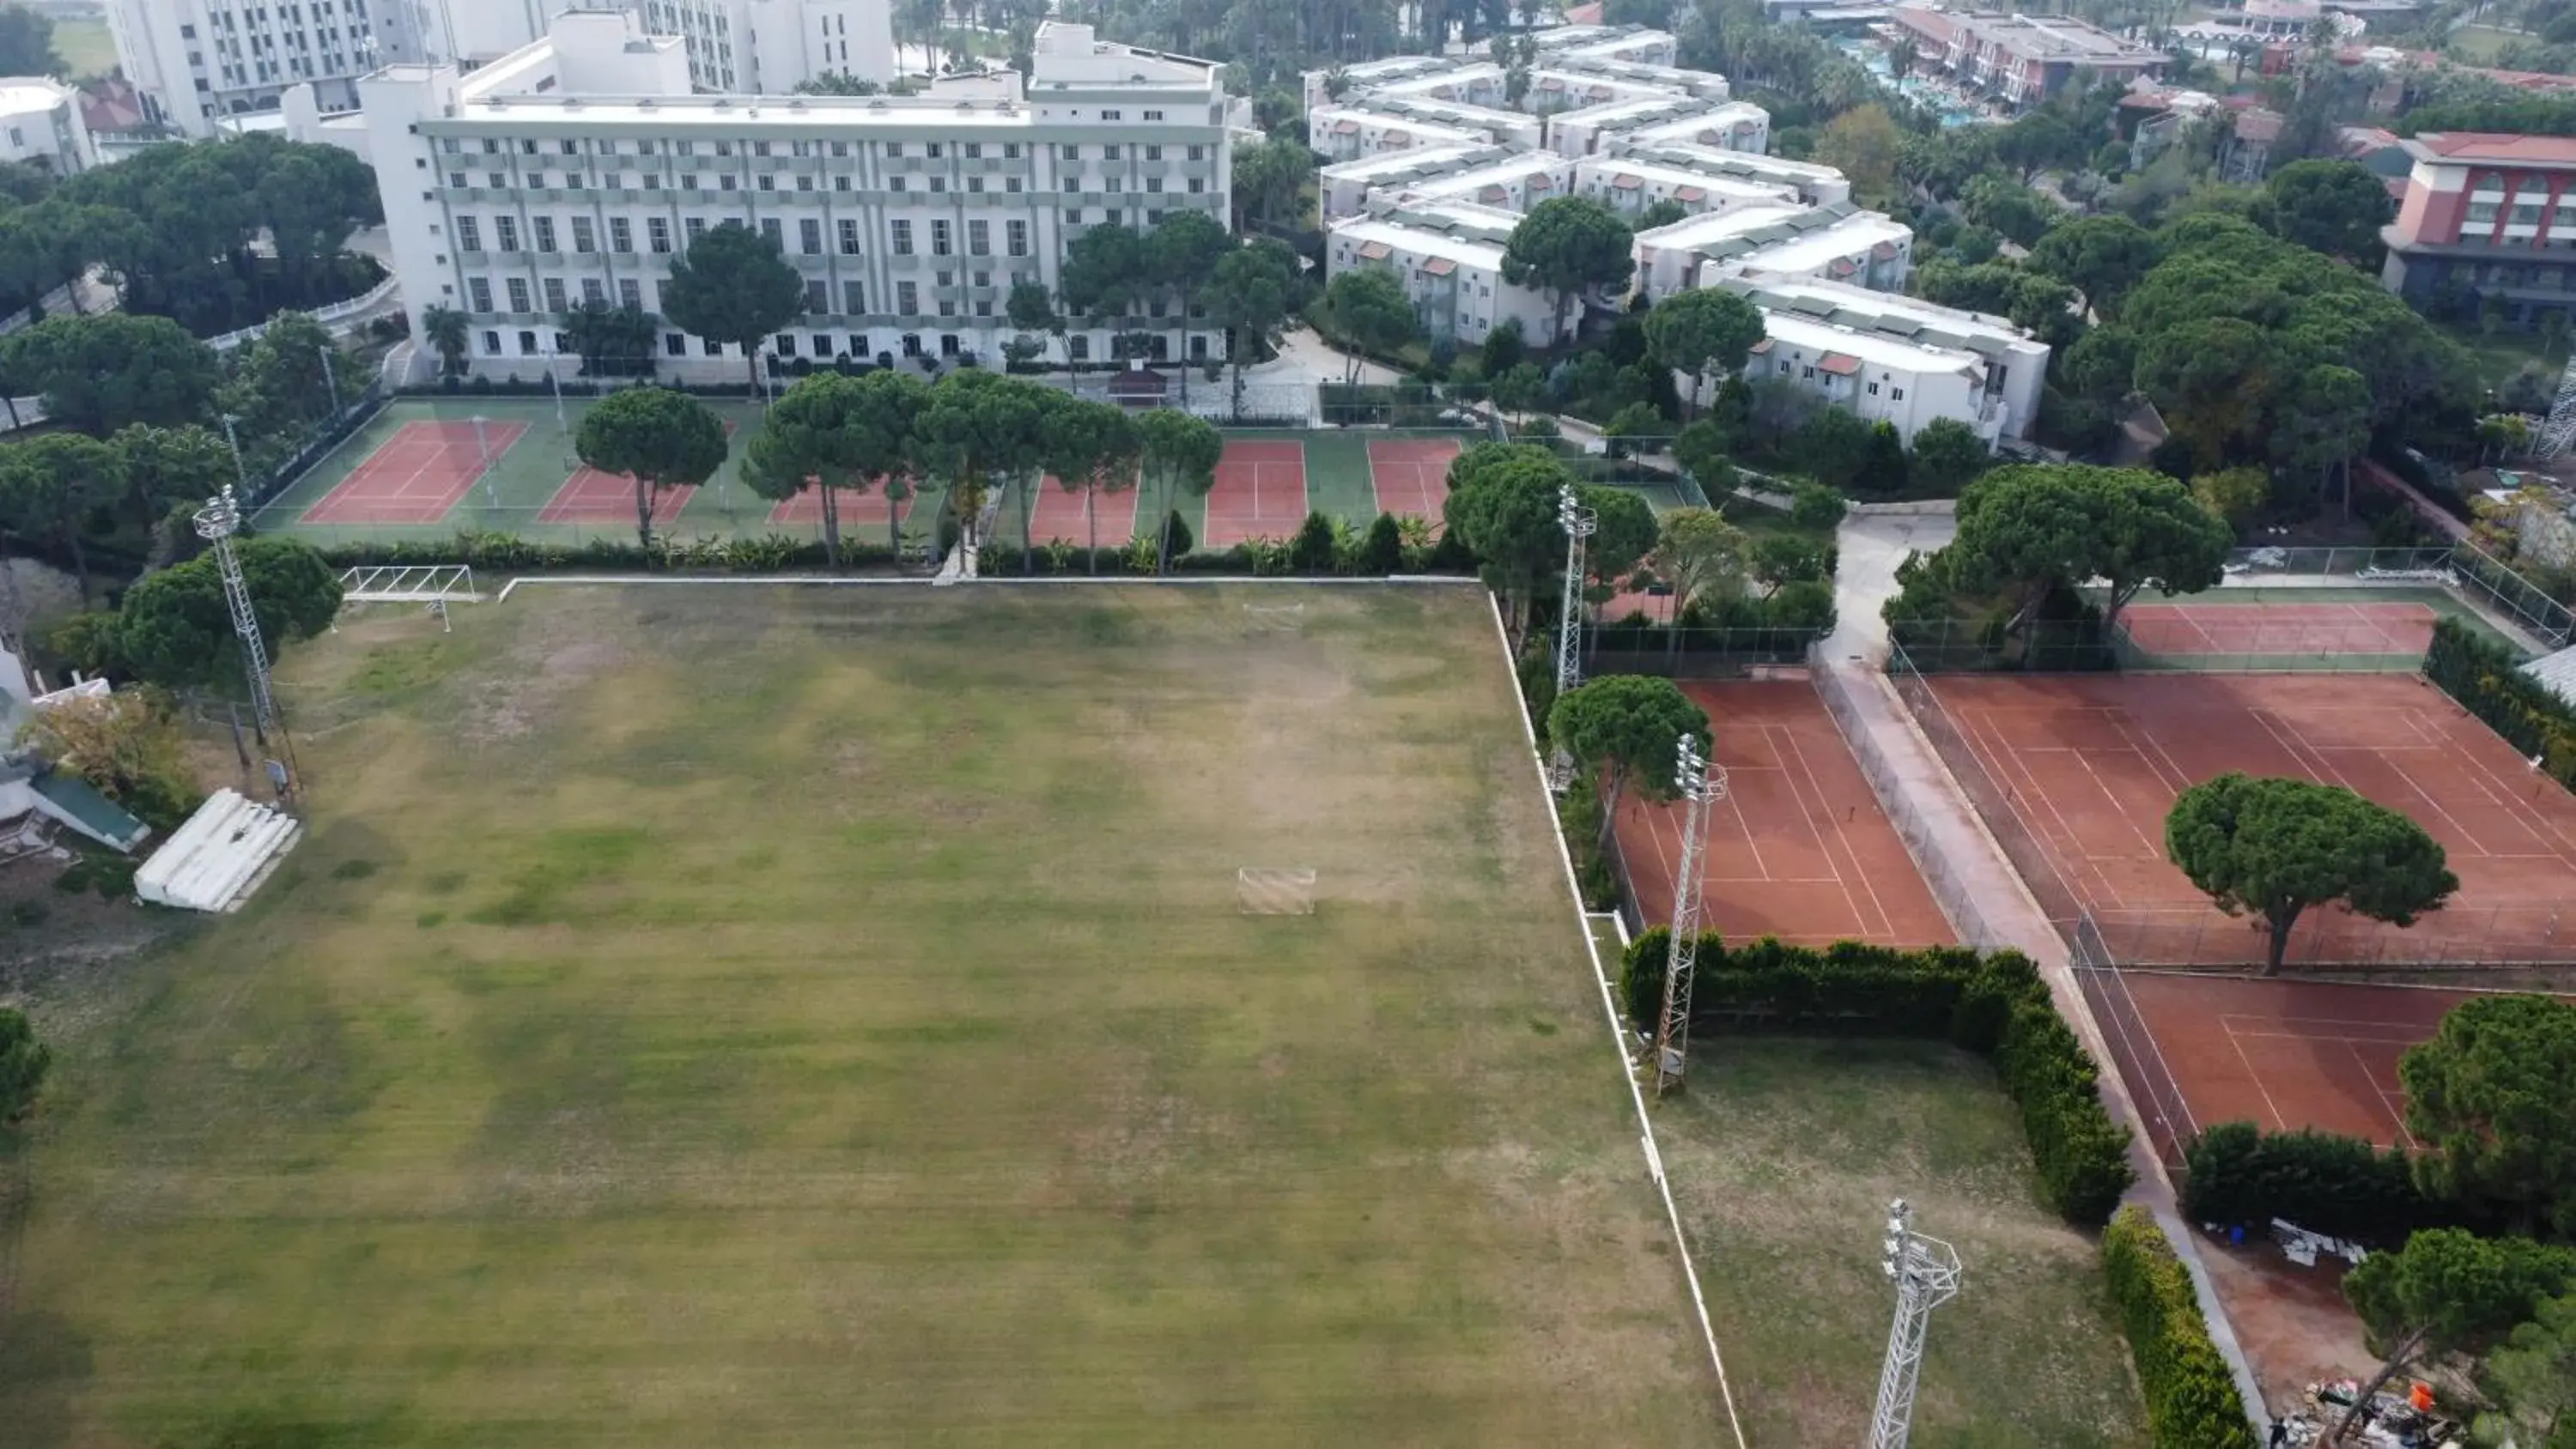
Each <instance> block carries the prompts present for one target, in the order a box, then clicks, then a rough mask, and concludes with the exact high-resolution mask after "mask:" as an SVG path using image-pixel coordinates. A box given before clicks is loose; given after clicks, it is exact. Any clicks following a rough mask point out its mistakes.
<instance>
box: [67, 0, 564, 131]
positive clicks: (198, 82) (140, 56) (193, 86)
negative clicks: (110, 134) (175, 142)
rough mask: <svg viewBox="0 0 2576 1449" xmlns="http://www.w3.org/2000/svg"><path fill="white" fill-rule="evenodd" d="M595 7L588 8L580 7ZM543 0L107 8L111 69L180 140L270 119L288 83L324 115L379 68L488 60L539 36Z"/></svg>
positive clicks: (120, 1) (228, 0)
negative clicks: (267, 114) (241, 119)
mask: <svg viewBox="0 0 2576 1449" xmlns="http://www.w3.org/2000/svg"><path fill="white" fill-rule="evenodd" d="M592 3H600V0H592ZM550 8H554V7H553V6H552V5H551V4H549V3H548V0H107V24H108V30H109V32H110V34H112V35H113V36H114V38H115V40H116V58H117V64H118V65H119V67H120V68H122V69H123V71H124V72H125V79H126V80H128V81H130V82H132V83H133V85H134V88H135V91H136V94H137V96H138V97H139V98H140V99H141V101H142V102H143V107H144V111H145V114H146V116H147V118H148V119H149V120H150V121H152V122H154V123H157V124H160V125H164V126H169V127H172V128H174V129H176V130H178V131H180V132H182V133H184V134H186V135H189V136H196V137H204V136H211V135H213V134H214V133H215V129H216V125H217V123H218V122H219V121H220V120H221V119H222V118H224V117H226V116H239V115H245V114H250V113H254V112H264V111H273V110H276V109H277V108H278V101H279V97H280V96H281V95H282V94H283V93H284V92H285V91H286V90H288V89H289V88H291V87H294V86H298V85H310V86H312V87H313V90H314V94H315V98H316V100H317V102H318V103H319V105H320V107H321V109H323V110H325V111H340V110H347V109H349V108H350V107H352V106H355V105H356V104H357V103H358V92H357V81H358V78H359V77H360V76H363V75H365V74H367V73H368V72H369V71H372V70H374V69H375V68H376V67H377V66H379V65H382V64H384V63H386V62H389V61H423V60H428V59H431V58H433V57H438V58H448V59H462V60H464V61H467V62H469V63H471V62H477V61H482V60H489V59H493V58H496V57H498V56H500V55H503V54H505V53H507V52H509V51H511V50H515V49H517V48H518V47H520V46H523V45H526V44H528V43H529V42H530V41H532V40H534V39H535V38H536V37H537V36H538V35H539V34H541V33H542V32H543V27H544V16H545V12H546V11H547V10H548V9H550Z"/></svg>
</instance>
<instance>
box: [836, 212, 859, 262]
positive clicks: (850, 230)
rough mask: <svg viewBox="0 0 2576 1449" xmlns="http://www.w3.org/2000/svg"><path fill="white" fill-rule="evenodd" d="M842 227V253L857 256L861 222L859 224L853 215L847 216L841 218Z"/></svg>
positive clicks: (846, 255) (847, 255)
mask: <svg viewBox="0 0 2576 1449" xmlns="http://www.w3.org/2000/svg"><path fill="white" fill-rule="evenodd" d="M840 227H841V233H840V234H841V255H843V256H845V257H855V256H857V255H858V254H859V224H858V222H857V221H856V220H855V219H853V218H851V217H846V216H845V217H843V218H841V223H840Z"/></svg>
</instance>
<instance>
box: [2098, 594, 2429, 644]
mask: <svg viewBox="0 0 2576 1449" xmlns="http://www.w3.org/2000/svg"><path fill="white" fill-rule="evenodd" d="M2435 617H2436V615H2435V613H2434V611H2433V606H2432V605H2430V604H2420V603H2384V604H2336V603H2324V604H2281V603H2271V602H2266V603H2260V604H2229V603H2225V602H2205V603H2190V604H2131V605H2130V606H2129V607H2127V608H2126V609H2123V610H2121V611H2120V623H2121V626H2122V627H2123V628H2125V629H2127V630H2128V633H2129V639H2130V642H2132V643H2134V644H2135V645H2137V647H2139V648H2140V649H2143V650H2145V651H2146V652H2147V653H2150V654H2402V655H2413V656H2418V657H2420V656H2421V655H2422V654H2423V653H2424V651H2426V650H2427V649H2430V648H2431V647H2432V645H2433V620H2434V619H2435Z"/></svg>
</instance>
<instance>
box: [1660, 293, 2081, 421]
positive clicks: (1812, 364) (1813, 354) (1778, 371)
mask: <svg viewBox="0 0 2576 1449" xmlns="http://www.w3.org/2000/svg"><path fill="white" fill-rule="evenodd" d="M1720 285H1722V286H1724V287H1726V288H1728V289H1729V290H1731V291H1734V292H1736V293H1737V294H1739V295H1741V296H1743V297H1744V298H1745V299H1746V300H1748V301H1750V302H1752V303H1753V305H1754V306H1755V307H1756V308H1758V309H1760V311H1761V313H1762V327H1763V331H1764V333H1765V334H1766V335H1765V336H1764V338H1763V340H1762V341H1760V342H1757V343H1755V344H1754V345H1753V349H1752V354H1751V356H1749V357H1748V358H1746V360H1745V370H1746V374H1747V375H1748V376H1770V377H1778V378H1785V379H1788V380H1790V381H1793V382H1796V383H1798V384H1799V385H1801V386H1804V387H1806V388H1809V389H1811V390H1812V391H1814V392H1815V393H1816V395H1817V396H1819V397H1822V398H1824V399H1825V400H1826V401H1827V402H1829V403H1832V404H1833V405H1834V406H1836V407H1842V408H1848V409H1850V410H1852V411H1853V412H1856V413H1858V414H1860V416H1862V417H1863V418H1866V419H1868V420H1869V421H1871V422H1873V423H1875V422H1886V423H1889V424H1892V425H1894V427H1895V428H1896V431H1897V432H1898V433H1899V434H1900V435H1902V436H1903V437H1904V438H1905V439H1906V440H1907V441H1908V442H1911V441H1912V440H1913V438H1914V434H1915V433H1916V432H1917V431H1919V430H1920V429H1922V428H1923V427H1924V426H1925V425H1926V424H1928V423H1930V422H1931V421H1932V420H1933V419H1935V418H1954V419H1956V420H1958V421H1960V422H1962V423H1966V424H1967V425H1968V426H1970V427H1972V428H1974V429H1976V430H1977V434H1978V436H1980V437H1982V438H1984V439H1985V440H1986V441H1987V442H1988V443H1992V442H1994V441H1996V440H1997V439H1998V438H2022V437H2026V436H2028V435H2029V433H2030V428H2031V424H2032V422H2033V421H2034V420H2035V419H2036V418H2037V417H2038V413H2039V394H2040V387H2041V384H2042V381H2043V379H2045V377H2046V376H2047V373H2048V347H2047V345H2046V344H2044V343H2040V342H2035V341H2033V340H2031V338H2030V337H2029V336H2028V335H2027V334H2025V333H2023V332H2022V331H2021V330H2020V329H2018V328H2016V327H2014V326H2013V325H2012V324H2011V323H2009V322H2006V321H2004V320H2003V319H2002V318H2000V317H1989V316H1986V315H1984V314H1982V313H1977V312H1963V311H1960V310H1958V309H1956V308H1951V307H1936V306H1933V305H1932V304H1930V303H1928V302H1920V301H1916V300H1914V299H1912V298H1910V297H1896V296H1889V295H1887V294H1885V293H1881V292H1873V291H1869V290H1867V289H1865V288H1861V287H1855V286H1849V285H1846V284H1843V283H1839V282H1828V281H1821V280H1818V279H1816V278H1814V277H1797V276H1783V275H1778V274H1772V273H1758V274H1755V275H1752V276H1746V277H1737V278H1733V279H1730V280H1728V281H1725V282H1723V283H1720ZM1680 385H1681V386H1682V387H1683V388H1684V389H1685V390H1687V389H1688V388H1689V385H1690V380H1689V379H1688V378H1683V379H1680Z"/></svg>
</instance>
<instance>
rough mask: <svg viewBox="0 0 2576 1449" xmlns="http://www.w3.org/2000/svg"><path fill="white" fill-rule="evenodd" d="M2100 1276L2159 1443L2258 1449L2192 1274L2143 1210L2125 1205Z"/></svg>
mask: <svg viewBox="0 0 2576 1449" xmlns="http://www.w3.org/2000/svg"><path fill="white" fill-rule="evenodd" d="M2102 1275H2103V1277H2104V1278H2105V1279H2107V1280H2108V1283H2109V1287H2110V1290H2111V1306H2112V1309H2113V1310H2114V1311H2115V1312H2117V1313H2118V1314H2119V1315H2120V1331H2121V1332H2122V1333H2123V1334H2125V1335H2126V1336H2127V1337H2128V1340H2129V1357H2130V1359H2131V1361H2133V1362H2134V1363H2136V1365H2137V1368H2138V1384H2139V1387H2140V1388H2142V1389H2144V1390H2145V1391H2146V1399H2147V1434H2148V1437H2149V1439H2150V1441H2151V1442H2152V1443H2154V1444H2155V1446H2156V1449H2254V1426H2253V1424H2252V1423H2251V1422H2250V1421H2248V1420H2247V1418H2246V1416H2245V1400H2244V1399H2243V1397H2241V1396H2240V1395H2239V1394H2238V1393H2237V1392H2236V1379H2235V1376H2234V1375H2232V1374H2230V1373H2229V1372H2228V1370H2227V1362H2226V1360H2225V1359H2222V1358H2220V1357H2219V1355H2218V1347H2217V1345H2216V1344H2213V1343H2211V1342H2210V1339H2209V1325H2208V1323H2207V1322H2206V1321H2205V1320H2204V1319H2202V1317H2201V1315H2200V1301H2199V1299H2198V1298H2196V1297H2195V1296H2193V1294H2192V1291H2191V1275H2190V1274H2189V1273H2187V1272H2185V1271H2184V1270H2183V1266H2182V1262H2181V1260H2180V1259H2178V1258H2176V1257H2175V1256H2174V1250H2173V1244H2172V1243H2170V1242H2168V1241H2167V1240H2166V1238H2165V1235H2164V1230H2163V1229H2161V1228H2159V1227H2157V1226H2156V1220H2155V1218H2154V1217H2153V1216H2152V1215H2150V1214H2149V1213H2148V1212H2147V1210H2146V1209H2145V1208H2143V1207H2130V1208H2125V1209H2122V1210H2121V1212H2120V1214H2119V1216H2117V1217H2115V1218H2113V1219H2112V1220H2111V1225H2110V1226H2109V1227H2108V1228H2105V1229H2104V1230H2103V1232H2102Z"/></svg>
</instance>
